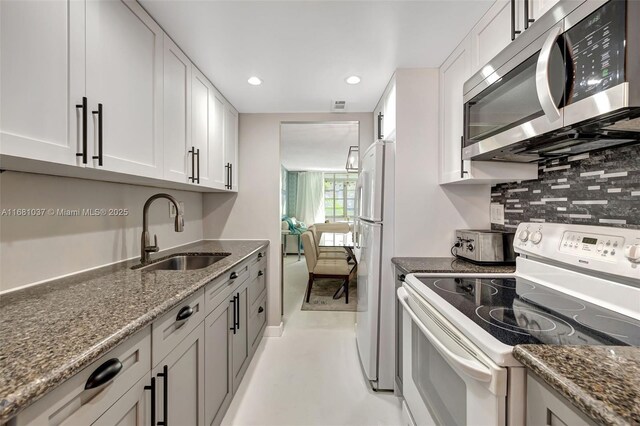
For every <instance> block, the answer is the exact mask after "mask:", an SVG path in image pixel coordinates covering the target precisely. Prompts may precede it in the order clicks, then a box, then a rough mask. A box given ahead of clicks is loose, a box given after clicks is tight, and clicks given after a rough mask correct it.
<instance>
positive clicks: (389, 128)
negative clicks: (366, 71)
mask: <svg viewBox="0 0 640 426" xmlns="http://www.w3.org/2000/svg"><path fill="white" fill-rule="evenodd" d="M382 133H383V134H384V138H385V139H386V140H394V141H395V140H396V84H395V81H392V82H391V83H390V85H389V87H388V88H387V93H386V94H385V98H384V120H383V122H382Z"/></svg>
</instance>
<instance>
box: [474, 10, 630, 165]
mask: <svg viewBox="0 0 640 426" xmlns="http://www.w3.org/2000/svg"><path fill="white" fill-rule="evenodd" d="M639 142H640V1H637V0H628V1H626V0H609V1H602V0H586V1H585V0H582V1H576V0H561V1H560V2H559V3H558V4H557V5H555V6H554V7H553V8H552V9H551V10H550V11H549V12H548V13H546V14H544V15H543V16H542V17H541V18H540V19H539V20H538V21H536V22H535V23H534V24H533V25H532V26H531V27H530V28H529V29H528V30H527V31H525V32H524V33H523V34H521V35H520V36H519V37H518V38H517V39H516V40H515V41H514V42H512V43H511V44H509V46H507V47H506V48H505V49H504V50H503V51H502V52H500V53H499V54H498V55H497V56H496V57H495V58H493V59H492V60H491V62H489V63H488V64H486V65H485V66H484V67H483V68H482V69H481V70H480V71H478V72H477V73H476V74H475V75H474V76H472V77H471V78H470V79H469V80H467V81H466V82H465V84H464V147H463V158H464V159H465V160H469V159H471V160H498V161H521V162H532V161H540V160H542V159H547V158H554V157H560V156H566V155H575V154H580V153H584V152H588V151H592V150H596V149H602V148H608V147H612V146H616V145H621V144H630V143H639Z"/></svg>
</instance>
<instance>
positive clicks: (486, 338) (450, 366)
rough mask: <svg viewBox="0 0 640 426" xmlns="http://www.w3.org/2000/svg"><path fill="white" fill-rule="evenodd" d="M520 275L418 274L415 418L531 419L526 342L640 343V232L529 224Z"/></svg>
mask: <svg viewBox="0 0 640 426" xmlns="http://www.w3.org/2000/svg"><path fill="white" fill-rule="evenodd" d="M514 248H515V251H516V252H518V253H519V254H520V256H519V257H518V258H517V263H516V272H515V273H513V274H410V275H408V276H407V277H406V279H405V282H404V284H403V286H402V287H401V288H399V289H398V294H397V297H398V298H399V300H400V302H401V304H402V306H403V324H402V330H403V348H402V353H403V377H404V386H403V394H404V398H405V403H406V406H405V409H407V411H408V412H409V413H408V414H407V418H408V420H409V421H408V423H413V422H415V424H417V425H421V426H422V425H431V424H435V425H473V424H478V425H483V426H487V425H522V424H525V404H526V372H525V368H524V367H523V366H522V365H521V364H520V363H519V362H518V361H517V360H516V359H515V358H514V357H513V354H512V352H513V347H514V346H515V345H517V344H527V343H530V344H555V345H614V346H624V345H634V346H640V230H631V229H623V228H608V227H598V226H581V225H565V224H546V223H545V224H540V223H522V224H520V225H519V226H518V230H517V233H516V238H515V240H514Z"/></svg>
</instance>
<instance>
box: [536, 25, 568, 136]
mask: <svg viewBox="0 0 640 426" xmlns="http://www.w3.org/2000/svg"><path fill="white" fill-rule="evenodd" d="M561 34H562V26H556V27H554V28H552V29H551V30H549V36H548V37H547V39H546V40H545V41H544V43H543V45H542V49H540V56H538V63H537V64H536V93H537V94H538V100H539V101H540V106H542V111H544V114H545V115H546V116H547V118H548V119H549V122H551V123H553V122H554V121H556V120H558V119H560V110H559V109H558V107H557V106H556V103H555V102H554V100H553V95H552V94H551V84H550V83H549V64H550V62H551V52H552V51H553V46H554V45H555V44H556V41H558V38H559V37H560V35H561Z"/></svg>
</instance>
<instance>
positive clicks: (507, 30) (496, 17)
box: [471, 0, 523, 74]
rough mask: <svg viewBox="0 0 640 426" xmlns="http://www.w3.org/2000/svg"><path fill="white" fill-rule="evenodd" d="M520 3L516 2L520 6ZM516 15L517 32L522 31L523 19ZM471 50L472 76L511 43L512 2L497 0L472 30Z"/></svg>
mask: <svg viewBox="0 0 640 426" xmlns="http://www.w3.org/2000/svg"><path fill="white" fill-rule="evenodd" d="M519 3H520V2H516V4H519ZM518 16H520V15H518V14H516V30H522V29H523V28H522V27H523V23H522V19H519V18H518ZM471 42H472V46H471V49H472V51H473V52H474V54H473V61H472V71H473V72H472V74H473V73H475V72H477V71H478V70H479V69H480V68H481V67H483V66H485V65H486V64H487V62H489V61H490V60H491V59H493V57H494V56H496V55H497V54H498V53H500V51H501V50H502V49H504V48H505V47H506V46H507V45H508V44H509V43H511V1H510V0H497V1H496V2H495V3H494V4H493V6H491V8H490V9H489V11H487V13H485V15H484V16H483V17H482V19H480V22H478V24H476V26H475V27H474V28H473V29H472V30H471Z"/></svg>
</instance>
